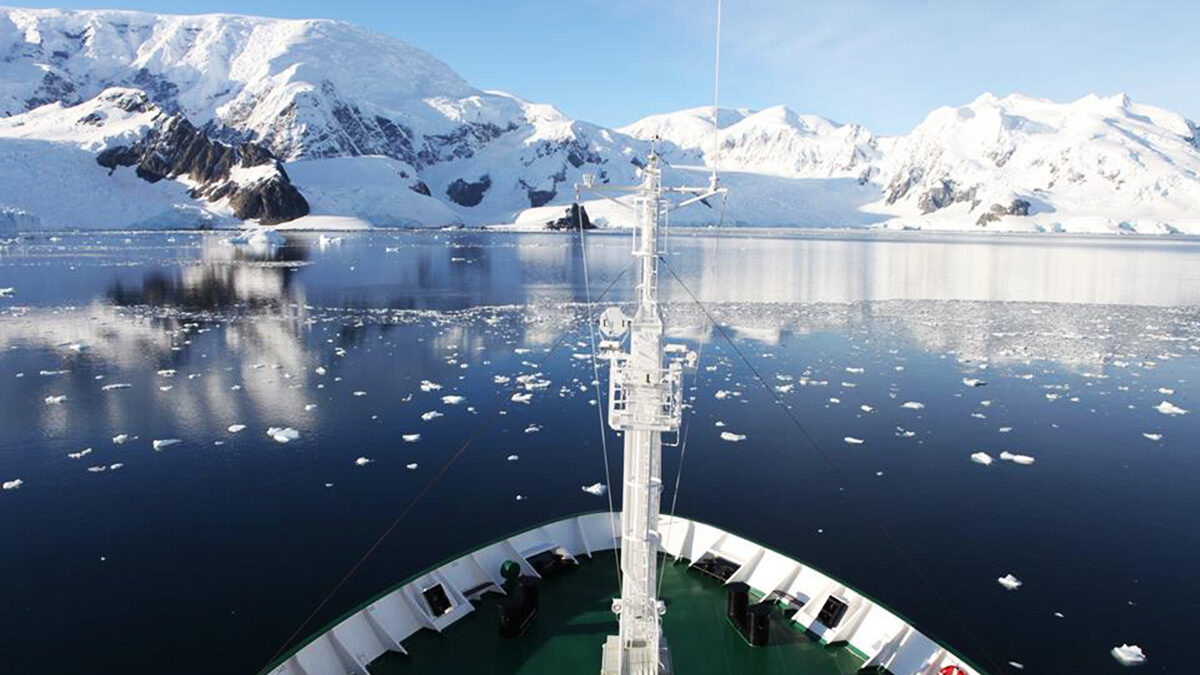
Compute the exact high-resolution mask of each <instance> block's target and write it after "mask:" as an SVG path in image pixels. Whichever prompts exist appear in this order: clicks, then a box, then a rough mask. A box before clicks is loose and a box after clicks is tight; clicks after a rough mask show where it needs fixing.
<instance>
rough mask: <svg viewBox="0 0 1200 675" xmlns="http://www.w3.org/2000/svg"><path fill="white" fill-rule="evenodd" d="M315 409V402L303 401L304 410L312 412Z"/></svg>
mask: <svg viewBox="0 0 1200 675" xmlns="http://www.w3.org/2000/svg"><path fill="white" fill-rule="evenodd" d="M316 409H317V404H316V403H305V404H304V412H312V411H314V410H316Z"/></svg>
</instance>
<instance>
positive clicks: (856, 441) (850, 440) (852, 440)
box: [842, 436, 866, 445]
mask: <svg viewBox="0 0 1200 675" xmlns="http://www.w3.org/2000/svg"><path fill="white" fill-rule="evenodd" d="M842 440H843V441H845V442H846V443H849V444H850V445H862V444H863V443H866V441H864V440H863V439H861V438H855V437H853V436H847V437H845V438H843V439H842Z"/></svg>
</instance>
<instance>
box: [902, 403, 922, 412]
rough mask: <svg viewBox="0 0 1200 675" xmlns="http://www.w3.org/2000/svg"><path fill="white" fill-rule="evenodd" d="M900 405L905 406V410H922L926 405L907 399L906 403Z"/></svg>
mask: <svg viewBox="0 0 1200 675" xmlns="http://www.w3.org/2000/svg"><path fill="white" fill-rule="evenodd" d="M900 407H901V408H904V409H905V410H922V409H923V408H924V407H925V404H924V403H918V402H917V401H905V402H904V403H901V404H900Z"/></svg>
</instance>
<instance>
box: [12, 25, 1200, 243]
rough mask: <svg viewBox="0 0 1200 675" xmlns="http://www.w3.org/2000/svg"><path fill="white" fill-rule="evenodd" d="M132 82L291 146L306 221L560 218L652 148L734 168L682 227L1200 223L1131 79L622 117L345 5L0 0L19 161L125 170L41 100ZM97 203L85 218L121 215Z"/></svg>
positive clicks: (204, 132) (201, 216)
mask: <svg viewBox="0 0 1200 675" xmlns="http://www.w3.org/2000/svg"><path fill="white" fill-rule="evenodd" d="M113 88H122V89H133V90H137V91H140V92H142V94H143V95H144V96H145V97H146V98H147V99H148V101H150V102H151V103H153V104H154V105H155V106H157V108H158V109H159V110H160V111H161V115H162V116H164V117H168V116H178V117H180V118H181V119H182V120H184V121H186V123H187V124H188V125H190V126H191V127H193V128H194V129H195V130H196V134H198V135H200V136H202V137H203V138H204V139H206V140H205V143H207V144H209V145H210V146H211V147H217V146H220V147H231V148H236V147H241V146H242V145H243V144H247V143H250V144H254V145H255V146H256V147H261V148H263V149H264V150H265V151H266V152H267V154H268V155H269V158H261V159H262V161H263V163H264V164H265V163H269V162H277V163H278V165H279V166H278V173H279V176H280V177H279V178H278V179H277V181H279V182H277V183H276V187H278V188H280V189H282V190H283V191H285V192H286V191H287V189H288V188H289V187H290V188H291V189H294V190H297V191H298V193H297V194H299V195H302V199H304V200H306V203H308V204H311V205H312V214H311V216H312V217H309V218H303V217H302V218H300V219H299V220H298V221H295V222H293V226H298V227H303V226H309V225H310V224H311V226H318V225H317V223H321V224H328V223H329V222H331V220H330V219H339V218H340V219H345V220H346V222H348V223H350V224H351V226H361V225H365V224H369V223H374V224H380V225H384V224H388V225H396V226H444V225H454V224H468V225H480V224H493V223H508V222H518V223H524V224H533V225H540V224H541V223H543V222H548V221H552V220H555V219H557V218H558V217H560V216H561V213H562V211H563V209H564V208H565V206H566V205H567V204H569V203H570V201H572V199H573V198H574V191H573V189H572V188H571V186H572V185H573V184H574V183H576V182H579V181H580V180H581V178H582V176H583V175H584V174H593V175H595V176H597V180H599V181H600V182H602V183H603V182H618V183H627V182H632V181H635V180H636V179H637V172H638V164H639V162H640V160H639V158H641V157H644V156H645V154H646V153H647V152H648V151H649V150H650V148H651V145H652V144H655V145H656V147H657V149H658V151H659V152H660V154H661V155H662V156H663V158H664V160H666V163H667V166H668V167H669V171H668V174H669V175H668V180H669V181H676V182H678V181H684V180H691V181H695V180H701V181H703V180H704V179H705V177H704V175H703V174H704V173H705V172H706V171H707V169H709V168H711V167H712V166H714V165H716V166H717V167H718V168H719V169H720V170H721V172H722V174H723V180H724V182H726V184H728V185H730V186H731V187H733V188H734V190H733V192H732V194H731V196H730V198H729V203H728V204H727V205H726V207H727V208H725V209H717V208H712V207H710V208H707V209H705V208H703V207H697V208H694V209H692V210H690V211H689V212H680V213H679V214H678V216H674V215H673V216H672V218H673V222H676V223H678V224H713V223H716V222H721V221H724V222H725V223H726V224H758V225H804V226H851V227H857V226H879V227H902V228H920V229H927V228H936V229H1004V230H1069V231H1096V232H1126V231H1134V232H1153V233H1178V232H1193V233H1200V219H1198V217H1197V216H1196V215H1193V214H1194V212H1196V211H1198V210H1200V209H1197V208H1196V207H1197V206H1198V205H1200V140H1198V139H1197V131H1196V124H1195V123H1194V122H1192V121H1191V120H1188V119H1187V118H1186V117H1184V116H1182V115H1178V114H1176V113H1172V112H1170V111H1167V110H1164V109H1161V108H1156V107H1153V106H1147V105H1144V104H1140V103H1136V102H1133V101H1131V100H1130V99H1129V98H1128V97H1127V96H1124V95H1117V96H1113V97H1099V96H1094V95H1093V96H1088V97H1084V98H1081V99H1079V100H1077V101H1073V102H1069V103H1053V102H1050V101H1046V100H1043V99H1035V98H1032V97H1027V96H1022V95H1019V94H1016V95H1009V96H1006V97H998V96H995V95H993V94H990V93H985V94H983V95H981V96H979V97H977V98H976V99H975V100H974V101H971V102H969V103H967V104H965V105H962V106H947V107H943V108H938V109H937V110H934V111H931V112H930V113H929V115H928V116H927V117H926V118H925V120H923V121H922V122H921V123H920V124H918V125H917V127H916V128H914V129H913V130H912V131H911V132H909V133H908V134H903V135H899V136H879V135H877V134H875V133H874V132H872V131H871V130H870V129H867V128H866V127H864V126H862V125H858V124H853V123H838V122H834V121H832V120H829V119H826V118H823V117H820V116H817V115H810V114H803V113H800V112H797V111H793V110H791V109H789V108H787V107H786V106H773V107H770V108H766V109H764V110H758V111H755V110H749V109H745V108H740V109H739V108H731V109H723V110H722V111H721V113H720V119H721V125H720V127H721V128H720V130H719V131H718V132H717V133H716V134H715V138H714V133H713V130H712V125H711V119H712V111H711V108H691V109H685V110H681V111H676V112H673V113H663V114H658V115H651V116H648V117H646V118H643V119H641V120H638V121H636V122H634V123H632V124H629V125H626V126H624V127H620V128H616V129H608V128H604V127H602V126H599V125H595V124H591V123H588V122H586V121H582V120H578V119H572V118H570V117H568V116H566V115H564V114H563V113H562V112H561V111H560V110H558V109H557V108H555V107H554V106H553V105H550V104H546V103H534V102H529V101H526V100H524V99H522V98H520V97H519V96H516V95H513V94H507V93H504V92H500V91H496V90H485V89H480V88H476V87H474V86H472V85H471V84H469V83H467V82H466V81H465V80H463V79H462V78H461V77H460V76H459V75H458V74H457V73H455V72H454V71H453V69H451V68H450V67H449V66H447V65H446V64H445V63H443V62H442V61H440V60H439V59H437V58H436V57H434V56H432V55H430V54H428V53H426V52H424V51H422V50H420V49H418V48H416V47H413V46H411V45H409V44H408V43H405V42H403V41H402V40H399V39H396V38H392V37H389V36H386V35H382V34H379V33H375V32H373V31H370V30H368V29H366V28H362V27H359V26H356V25H354V24H350V23H346V22H341V21H333V20H328V19H271V18H263V17H254V16H248V15H240V14H205V15H177V14H153V13H148V12H134V11H125V10H71V11H63V10H25V9H18V8H0V115H2V116H0V122H3V124H0V167H8V169H7V170H9V171H15V170H17V167H19V166H20V162H21V161H33V162H34V163H35V164H36V163H38V162H42V161H43V160H42V159H38V158H37V157H36V156H35V157H34V158H33V159H32V160H30V159H29V157H30V155H31V154H32V155H36V153H30V152H29V151H28V144H29V143H32V142H34V141H40V142H41V143H42V144H43V145H44V146H45V147H48V148H50V149H51V150H52V152H49V154H50V155H53V158H52V159H45V160H44V161H45V162H50V163H49V164H47V165H45V166H36V167H34V168H33V169H34V170H33V173H35V174H38V175H45V176H52V175H54V173H55V168H56V167H55V165H54V164H53V162H56V161H57V162H67V164H65V165H62V166H61V167H59V168H62V172H61V173H62V174H63V175H64V176H66V175H68V174H69V176H70V178H69V180H70V181H75V182H78V184H79V185H80V186H83V185H86V186H87V190H84V192H89V191H95V190H105V189H108V188H111V187H112V185H111V183H112V182H114V180H116V179H117V178H119V177H120V175H121V174H122V172H124V171H126V170H127V169H126V168H124V167H101V166H97V173H95V174H94V175H93V173H91V172H89V171H88V170H86V169H85V167H84V164H83V163H81V162H80V161H79V157H77V156H76V155H75V154H74V153H75V152H77V151H80V152H92V153H94V154H96V155H99V154H100V153H103V152H105V151H109V152H110V154H111V152H113V151H112V149H111V147H110V146H113V147H115V146H117V145H119V144H118V143H117V141H116V140H114V139H108V140H103V141H97V140H96V138H95V134H92V133H91V132H89V131H88V130H86V129H82V128H79V127H78V124H77V123H76V122H74V121H71V122H70V123H69V124H68V123H67V122H66V121H64V122H62V123H61V124H59V125H58V126H57V127H54V128H50V127H51V126H53V125H51V124H50V122H49V121H48V120H49V119H50V116H48V115H47V114H46V112H45V111H44V110H42V109H43V108H46V107H47V106H59V108H60V109H71V108H74V107H83V108H89V109H90V110H92V111H93V112H96V113H97V114H104V115H109V116H112V117H113V118H114V119H115V118H120V116H121V113H120V111H115V110H109V109H108V108H105V106H104V105H103V103H104V101H103V100H102V98H101V97H102V96H104V95H105V92H110V90H112V89H113ZM110 93H111V92H110ZM81 109H82V108H81ZM39 111H41V112H39ZM63 120H66V117H65V116H64V117H63ZM145 126H146V125H142V126H139V127H138V129H140V131H138V130H126V133H128V134H135V135H136V134H137V133H142V134H145V133H148V131H147V128H143V127H145ZM31 133H32V135H31ZM39 134H40V136H39ZM136 141H137V139H134V140H132V141H131V140H129V139H125V140H124V141H122V143H124V144H125V145H127V146H132V145H133V144H135V143H136ZM716 143H719V145H720V147H719V150H717V149H716V148H715V145H714V144H716ZM22 144H24V145H22ZM212 144H217V145H212ZM143 145H145V143H143ZM66 146H72V147H73V148H74V149H73V150H70V151H69V152H68V148H67V147H66ZM206 147H207V146H206ZM162 151H164V152H166V153H168V154H171V153H174V152H177V151H179V152H182V151H184V149H183V148H162ZM218 154H219V153H218ZM68 156H69V160H68ZM23 158H24V160H23ZM67 166H69V169H67V168H63V167H67ZM689 167H691V168H689ZM105 171H108V172H110V173H111V175H110V173H105ZM201 173H203V172H201ZM166 177H167V178H169V180H170V181H174V182H178V181H180V180H184V181H185V182H187V181H188V180H191V182H192V183H193V184H189V185H186V186H185V187H186V188H187V190H185V191H184V193H185V196H184V197H179V196H178V191H177V190H173V188H172V187H171V186H169V185H167V186H163V185H160V186H158V187H156V188H151V187H146V189H144V190H141V189H139V186H138V185H137V184H136V183H132V182H129V183H128V184H126V182H121V185H122V188H121V189H122V190H127V191H128V194H126V195H125V196H124V197H123V199H128V198H144V199H146V200H148V202H153V203H155V204H158V202H159V201H161V202H162V203H163V204H165V205H167V206H169V207H170V208H167V209H166V212H170V213H172V214H174V216H173V217H172V218H167V219H166V220H167V221H169V222H171V223H175V224H179V223H181V222H185V221H186V218H184V219H183V220H181V219H180V218H181V217H180V216H179V215H178V214H180V213H190V214H194V215H196V216H197V220H196V223H195V225H198V226H212V225H213V224H218V225H220V224H236V223H237V221H239V220H242V219H244V217H245V216H246V215H247V213H249V212H248V211H246V210H245V209H242V210H238V209H236V208H233V206H232V204H231V203H230V200H228V199H224V200H223V199H222V197H218V198H217V199H215V200H213V199H211V197H212V195H213V194H218V195H220V194H221V190H220V189H218V188H217V187H216V186H209V187H207V188H199V189H198V186H197V185H195V184H194V180H192V179H187V178H186V177H181V174H175V175H172V176H166ZM293 177H294V178H295V184H294V186H292V182H291V180H290V179H291V178H293ZM351 177H352V179H351ZM121 180H122V181H124V179H121ZM106 181H107V183H106ZM18 182H20V181H18ZM285 182H286V185H285ZM142 192H144V193H145V195H144V196H142V197H136V196H133V195H134V193H142ZM168 193H169V194H168ZM281 194H282V193H281ZM52 198H53V197H52V196H51V195H38V194H32V195H31V194H17V193H16V189H15V187H14V188H12V189H9V190H5V189H4V188H0V227H4V223H5V222H6V219H7V222H8V223H9V227H10V228H11V229H16V228H18V227H21V228H27V227H30V223H31V222H36V223H39V225H38V226H40V227H58V228H64V227H76V226H80V225H79V224H78V223H74V222H72V221H73V218H72V215H71V212H70V211H71V210H70V209H69V208H65V207H62V205H61V204H60V205H56V206H55V208H47V207H46V206H45V204H43V202H45V201H46V200H49V199H52ZM268 199H270V198H268ZM155 200H158V201H155ZM283 201H284V202H287V201H289V200H288V199H284V200H283ZM290 201H291V207H289V208H281V209H275V207H276V206H283V203H282V202H281V203H280V204H279V205H276V204H274V203H271V204H269V205H267V206H266V207H265V208H266V210H267V211H271V210H272V209H275V212H277V213H278V214H279V216H280V217H278V218H275V220H280V219H288V218H290V217H291V216H293V215H297V214H298V213H299V211H300V210H301V209H298V208H295V207H296V206H297V205H298V202H297V201H296V200H295V199H291V200H290ZM82 206H83V205H80V207H81V208H82ZM59 207H62V208H59ZM588 207H589V210H590V211H592V212H593V216H594V219H595V220H596V221H597V222H598V223H599V224H602V225H603V224H608V225H623V224H628V220H629V218H628V216H627V215H625V214H624V212H623V210H622V209H620V208H619V207H615V206H613V205H611V204H610V203H607V202H590V203H589V204H588ZM155 208H158V206H155ZM92 210H93V211H95V209H92ZM150 210H151V211H153V209H150ZM260 210H261V209H260ZM50 211H53V212H54V214H53V215H52V216H51V215H46V213H47V212H50ZM134 211H136V212H137V216H138V219H137V222H138V223H143V224H144V223H146V222H148V221H153V220H154V219H155V215H154V213H146V212H144V211H146V209H141V210H139V209H129V208H127V207H122V208H121V209H116V210H114V211H113V212H112V213H111V214H109V215H110V216H111V218H112V225H111V226H112V227H120V226H127V225H130V224H131V223H130V222H129V220H128V219H129V218H130V217H132V216H131V215H130V214H132V213H134ZM39 212H43V213H42V214H41V215H39ZM6 213H7V214H9V215H8V216H5V215H4V214H6ZM91 215H92V216H94V218H93V219H91V220H89V221H88V222H89V223H91V222H96V219H102V218H103V217H104V215H105V214H103V213H93V214H91ZM31 219H32V220H31Z"/></svg>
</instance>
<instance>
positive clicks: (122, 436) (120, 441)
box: [112, 434, 129, 445]
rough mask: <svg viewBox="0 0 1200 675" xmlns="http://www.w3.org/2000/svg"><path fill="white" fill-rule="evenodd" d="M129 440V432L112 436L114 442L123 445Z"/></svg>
mask: <svg viewBox="0 0 1200 675" xmlns="http://www.w3.org/2000/svg"><path fill="white" fill-rule="evenodd" d="M127 440H129V434H117V435H116V436H113V437H112V442H113V443H116V444H117V445H121V444H123V443H125V441H127Z"/></svg>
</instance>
